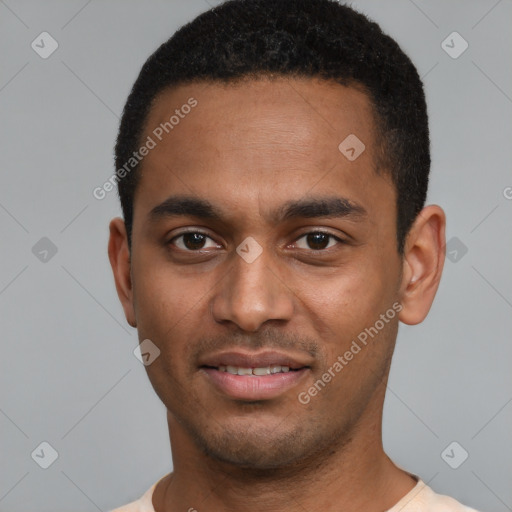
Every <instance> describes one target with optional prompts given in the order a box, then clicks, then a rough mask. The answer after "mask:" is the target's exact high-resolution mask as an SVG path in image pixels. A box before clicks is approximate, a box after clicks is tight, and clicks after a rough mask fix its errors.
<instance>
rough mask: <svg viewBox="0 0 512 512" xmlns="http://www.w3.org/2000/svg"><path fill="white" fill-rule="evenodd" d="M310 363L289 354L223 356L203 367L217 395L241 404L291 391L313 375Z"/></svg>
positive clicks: (203, 371)
mask: <svg viewBox="0 0 512 512" xmlns="http://www.w3.org/2000/svg"><path fill="white" fill-rule="evenodd" d="M308 363H310V361H300V360H298V359H295V358H293V357H291V356H289V355H286V354H280V353H277V352H265V353H260V354H242V353H234V352H230V353H223V354H219V355H214V356H211V357H209V358H208V357H207V358H206V359H205V360H204V361H203V364H201V365H200V366H199V369H200V371H201V372H202V373H203V374H204V375H205V377H206V378H207V381H208V383H209V384H210V385H212V386H213V387H214V388H215V390H216V391H217V392H220V393H221V394H222V395H224V396H228V397H230V398H235V399H238V400H249V401H257V400H269V399H271V398H277V397H279V396H281V395H283V394H285V393H286V392H288V391H290V390H291V389H292V388H294V387H295V386H297V385H299V383H300V382H302V381H303V379H304V378H306V375H307V374H309V372H310V371H311V366H310V364H308Z"/></svg>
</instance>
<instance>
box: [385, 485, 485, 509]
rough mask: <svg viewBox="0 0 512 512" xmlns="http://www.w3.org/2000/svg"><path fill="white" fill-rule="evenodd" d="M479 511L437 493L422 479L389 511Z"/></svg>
mask: <svg viewBox="0 0 512 512" xmlns="http://www.w3.org/2000/svg"><path fill="white" fill-rule="evenodd" d="M399 511H401V512H477V511H476V510H475V509H473V508H470V507H467V506H466V505H463V504H462V503H460V502H459V501H457V500H456V499H454V498H452V497H450V496H445V495H444V494H437V493H436V492H434V490H433V489H431V488H430V487H429V486H428V485H426V484H425V482H423V481H422V480H419V481H418V483H417V484H416V486H415V487H414V488H413V489H411V491H410V492H409V493H407V494H406V495H405V496H404V497H403V498H402V499H401V500H400V501H399V502H398V503H397V504H396V505H395V506H394V507H393V508H391V509H390V510H389V511H388V512H399Z"/></svg>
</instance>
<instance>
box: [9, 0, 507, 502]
mask: <svg viewBox="0 0 512 512" xmlns="http://www.w3.org/2000/svg"><path fill="white" fill-rule="evenodd" d="M214 3H215V2H213V0H209V3H208V2H206V0H186V1H177V0H175V1H163V0H149V1H142V0H138V1H135V0H131V1H128V0H124V1H121V0H108V1H100V0H92V1H86V0H67V1H55V0H54V1H50V0H45V1H36V0H31V1H29V0H18V1H15V0H2V1H0V44H1V48H2V51H1V52H0V119H1V127H0V130H1V134H0V141H1V151H0V173H1V187H0V229H1V240H2V241H1V243H0V263H1V265H0V319H1V322H0V329H1V339H2V341H1V343H2V345H1V357H0V432H1V436H0V449H1V453H0V511H2V512H21V511H23V512H45V511H48V512H49V511H51V512H65V511H69V510H73V511H75V512H94V511H96V510H102V511H105V510H108V509H110V508H113V507H115V506H119V505H122V504H124V503H127V502H129V501H132V500H133V499H135V498H138V497H139V496H141V495H142V494H143V492H144V491H146V489H147V488H149V487H150V485H151V484H153V483H154V482H155V481H156V480H158V479H159V478H160V477H161V476H163V475H165V474H166V473H168V472H169V471H170V470H171V468H172V465H171V464H172V463H171V454H170V447H169V440H168V433H167V423H166V416H165V409H164V407H163V405H162V404H161V403H160V401H159V399H158V398H157V396H156V395H155V393H154V391H153V389H152V388H151V386H150V384H149V381H148V379H147V376H146V373H145V369H144V366H143V365H142V364H141V363H140V362H139V361H138V359H137V358H136V357H135V356H134V354H133V350H134V349H135V347H136V346H137V343H138V341H137V334H136V332H135V331H134V330H133V329H132V328H130V327H129V326H128V325H127V323H126V321H125V319H124V315H123V312H122V309H121V306H120V304H119V302H118V299H117V295H116V292H115V288H114V284H113V279H112V275H111V269H110V266H109V263H108V259H107V252H106V247H107V239H108V222H109V220H110V219H111V218H112V217H114V216H117V215H119V214H120V209H119V206H118V201H117V196H116V192H115V191H114V192H111V193H110V194H108V195H107V197H106V198H105V199H104V200H102V201H99V200H97V199H95V198H94V197H93V195H92V191H93V189H94V188H95V187H97V186H101V184H102V183H103V182H104V181H105V180H106V179H107V178H108V177H109V176H110V175H111V174H112V172H113V171H114V167H113V144H114V140H115V137H116V131H117V127H118V122H119V115H120V113H121V111H122V108H123V105H124V102H125V100H126V97H127V94H128V92H129V90H130V88H131V86H132V83H133V81H134V80H135V78H136V76H137V74H138V72H139V69H140V67H141V65H142V64H143V62H144V61H145V59H146V58H147V57H148V56H149V55H150V54H151V53H152V52H153V51H154V50H155V49H156V47H157V46H158V45H159V44H160V43H162V42H163V41H165V40H166V39H167V38H168V37H170V36H171V35H172V34H173V32H174V31H175V30H176V29H177V28H178V27H180V26H181V25H182V24H184V23H185V22H187V21H190V20H191V19H193V18H194V17H195V16H196V15H197V14H199V13H200V12H202V11H204V10H206V9H207V8H209V4H210V5H214ZM216 3H219V2H216ZM353 6H354V7H356V8H357V9H358V10H360V11H362V12H364V13H366V14H368V15H369V16H370V17H371V18H373V19H374V20H375V21H377V22H378V23H380V25H381V26H382V28H383V29H384V30H385V31H386V32H388V33H389V34H390V35H391V36H392V37H394V38H395V39H396V40H397V41H398V43H399V44H400V45H401V46H402V47H403V48H404V50H405V51H406V52H407V53H408V55H409V56H410V57H411V58H412V60H413V62H414V63H415V64H416V66H417V68H418V70H419V73H420V75H421V76H422V77H423V79H424V83H425V88H426V94H427V101H428V105H429V114H430V127H431V135H432V175H431V186H430V192H429V203H437V204H440V205H441V206H443V208H444V209H445V211H446V213H447V217H448V226H447V240H448V241H449V242H448V251H449V253H450V254H449V256H450V259H447V261H446V265H445V272H444V276H443V280H442V283H441V286H440V289H439V292H438V295H437V298H436V301H435V303H434V305H433V308H432V310H431V313H430V315H429V317H428V318H427V320H426V321H425V322H424V323H423V324H421V325H418V326H414V327H409V326H405V325H401V327H400V332H399V337H398V343H397V349H396V353H395V356H394V360H393V365H392V370H391V376H390V380H389V390H388V394H387V398H386V402H385V410H384V426H383V429H384V444H385V449H386V450H387V452H388V454H389V455H390V456H391V458H392V459H393V460H394V461H395V462H396V463H397V464H399V465H400V466H402V467H404V468H406V469H408V470H409V471H411V472H413V473H415V474H417V475H419V476H421V478H423V480H424V481H425V482H427V483H429V485H430V486H431V487H433V488H434V490H435V491H437V492H440V493H445V494H450V495H452V496H454V497H455V498H457V499H458V500H460V501H463V502H464V503H466V504H468V505H471V506H472V507H475V508H477V509H479V510H481V511H484V510H485V511H495V512H505V511H507V510H512V441H511V432H512V372H511V371H510V366H511V361H512V344H511V343H510V341H511V332H512V315H511V313H512V275H511V271H510V264H511V262H512V237H511V213H512V200H511V199H510V198H511V197H512V189H511V188H508V187H512V173H511V162H512V156H511V152H512V150H511V147H512V144H511V141H512V116H511V114H512V67H511V66H510V62H512V44H511V43H512V31H511V30H510V20H511V19H512V3H511V2H510V0H500V1H497V0H479V1H475V0H473V1H469V0H451V1H450V2H446V1H444V0H425V1H422V0H414V1H413V0H393V1H390V0H388V1H386V2H383V1H377V0H373V1H371V0H361V1H356V2H353ZM42 32H48V34H50V36H51V37H52V38H53V39H54V40H55V41H56V43H57V44H58V48H57V50H56V51H55V52H54V53H53V54H51V55H50V56H49V57H47V58H42V57H41V56H40V53H41V52H43V48H41V47H42V46H44V51H49V50H51V48H52V46H51V45H52V44H53V45H55V43H53V42H52V41H51V39H48V36H46V35H45V36H40V34H41V33H42ZM453 32H457V33H458V34H459V35H454V34H453ZM42 37H44V38H46V39H44V41H45V43H44V44H42V43H41V42H40V41H41V38H42ZM33 41H35V44H39V48H38V47H37V46H36V48H38V51H36V50H35V49H34V48H33V47H32V46H31V44H32V42H33ZM38 41H39V43H38ZM443 41H445V43H443ZM464 41H465V42H467V44H468V48H467V49H466V50H465V51H464V52H463V53H462V54H461V55H459V56H457V58H454V55H455V54H457V53H458V52H459V51H460V50H462V49H463V48H464V47H465V42H464ZM450 53H451V55H450ZM43 442H44V443H48V445H47V444H44V445H41V443H43ZM453 442H456V443H457V444H451V443H453ZM450 445H451V446H450ZM447 447H448V450H447V451H445V450H446V449H447ZM452 450H453V451H452ZM466 452H467V459H466V460H465V461H464V462H463V463H461V464H460V465H459V466H458V468H457V469H454V468H452V467H451V466H450V465H449V464H448V463H447V462H446V460H448V459H449V461H450V463H451V464H452V465H456V464H455V463H457V464H458V463H460V461H461V460H462V459H463V458H464V457H465V456H466ZM443 453H444V457H443V455H442V454H443ZM38 454H39V456H38ZM446 454H449V455H450V457H448V459H447V457H446ZM52 456H53V457H52ZM55 456H56V457H57V458H56V460H55V461H54V462H53V463H52V464H51V465H50V466H49V467H48V468H47V469H43V468H42V467H41V464H43V465H44V463H45V461H46V463H48V462H51V459H52V458H55ZM43 459H44V460H43ZM454 461H455V463H454Z"/></svg>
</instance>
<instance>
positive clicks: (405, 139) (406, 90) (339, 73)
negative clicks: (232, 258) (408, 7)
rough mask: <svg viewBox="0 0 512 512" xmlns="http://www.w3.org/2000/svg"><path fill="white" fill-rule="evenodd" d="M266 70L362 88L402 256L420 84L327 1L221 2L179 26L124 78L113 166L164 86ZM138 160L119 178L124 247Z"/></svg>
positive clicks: (370, 28)
mask: <svg viewBox="0 0 512 512" xmlns="http://www.w3.org/2000/svg"><path fill="white" fill-rule="evenodd" d="M265 75H266V76H275V75H278V76H279V75H282V76H287V77H292V78H293V77H296V78H319V79H325V80H329V81H335V82H337V83H340V84H342V85H352V86H356V87H359V88H362V90H363V91H365V92H366V94H367V95H368V97H369V99H370V101H371V103H372V106H373V109H374V116H375V121H376V128H377V134H376V136H377V139H378V146H379V147H380V148H381V150H380V151H379V153H378V154H379V157H378V160H379V161H378V162H375V164H376V169H377V172H380V170H382V171H383V172H386V173H388V174H389V175H390V177H391V179H392V182H393V184H394V186H395V188H396V196H397V201H396V210H397V225H396V231H397V249H398V252H399V253H400V254H403V249H404V244H405V240H406V237H407V234H408V232H409V229H410V227H411V226H412V224H413V222H414V220H415V218H416V216H417V215H418V213H419V212H420V211H421V209H422V208H423V206H424V204H425V199H426V195H427V188H428V176H429V171H430V140H429V131H428V116H427V107H426V102H425V94H424V91H423V84H422V82H421V79H420V77H419V75H418V72H417V70H416V68H415V67H414V65H413V64H412V62H411V60H410V59H409V57H407V55H406V54H405V53H404V52H403V51H402V50H401V48H400V47H399V46H398V44H397V43H396V42H395V41H394V40H393V39H392V38H391V37H389V36H388V35H386V34H384V33H383V32H382V30H381V29H380V27H379V26H378V25H377V24H376V23H374V22H372V21H371V20H369V19H368V18H367V17H366V16H365V15H363V14H361V13H359V12H357V11H355V10H354V9H352V8H351V7H349V6H347V5H342V4H340V3H339V2H337V1H336V0H228V1H226V2H224V3H223V4H221V5H219V6H217V7H215V8H212V9H210V10H208V11H206V12H204V13H202V14H201V15H199V16H198V17H197V18H195V19H194V20H193V21H192V22H190V23H188V24H187V25H185V26H183V27H182V28H181V29H179V30H178V31H177V32H176V33H175V34H174V35H173V36H172V37H171V38H170V39H169V40H168V41H166V42H165V43H163V44H162V45H161V46H160V47H159V48H158V49H157V50H156V51H155V52H154V53H153V54H152V55H151V56H150V57H149V58H148V60H147V61H146V63H145V64H144V66H143V67H142V69H141V71H140V74H139V76H138V78H137V80H136V81H135V83H134V85H133V88H132V90H131V92H130V95H129V97H128V100H127V102H126V105H125V107H124V110H123V115H122V118H121V123H120V127H119V134H118V137H117V142H116V146H115V162H116V169H118V171H117V172H118V173H119V170H120V169H121V168H122V167H123V165H125V164H126V162H128V161H129V160H130V158H131V157H132V155H133V153H134V151H136V150H137V149H138V148H139V147H140V144H141V137H142V135H143V131H144V129H145V121H146V119H147V117H148V113H149V111H150V109H151V106H152V104H153V102H154V100H155V98H156V97H157V95H158V94H159V93H160V92H162V91H163V90H164V89H168V88H171V87H173V86H178V85H183V84H190V83H194V82H225V83H226V82H227V83H229V82H236V81H237V80H241V79H245V78H249V79H250V78H261V77H264V76H265ZM340 142H341V141H340ZM139 166H140V164H138V165H136V166H135V167H134V169H133V170H132V171H131V172H129V173H126V172H125V173H123V177H122V179H119V181H118V191H119V197H120V200H121V206H122V210H123V215H124V220H125V224H126V228H127V232H128V242H129V244H130V247H131V232H132V222H133V202H134V196H135V189H136V187H137V182H138V177H139V173H138V172H137V167H139ZM120 176H121V175H120Z"/></svg>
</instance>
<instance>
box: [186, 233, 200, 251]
mask: <svg viewBox="0 0 512 512" xmlns="http://www.w3.org/2000/svg"><path fill="white" fill-rule="evenodd" d="M204 238H205V236H204V235H202V234H201V233H185V234H184V235H183V243H184V244H185V247H186V248H187V249H201V248H202V247H203V245H204Z"/></svg>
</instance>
